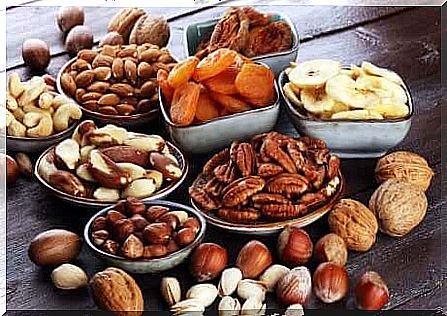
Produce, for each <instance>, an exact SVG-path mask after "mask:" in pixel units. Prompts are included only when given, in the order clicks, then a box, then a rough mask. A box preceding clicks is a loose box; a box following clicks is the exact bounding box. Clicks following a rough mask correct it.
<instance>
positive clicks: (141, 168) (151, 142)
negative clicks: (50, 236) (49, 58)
mask: <svg viewBox="0 0 447 316" xmlns="http://www.w3.org/2000/svg"><path fill="white" fill-rule="evenodd" d="M187 172H188V164H187V162H186V159H185V157H184V155H183V153H182V152H181V151H180V150H179V149H178V148H177V147H175V146H174V145H173V144H171V143H169V142H168V141H165V140H164V139H163V138H162V137H161V136H158V135H147V134H139V133H132V132H128V131H127V130H126V129H125V128H123V127H118V126H116V125H112V124H108V125H105V126H103V127H101V128H98V127H97V126H96V125H95V123H94V122H93V121H91V120H86V121H83V122H82V123H81V124H79V126H78V127H77V128H76V129H75V131H74V133H73V136H72V137H71V138H68V139H65V140H64V141H62V142H60V143H58V144H57V145H55V146H53V147H50V148H48V149H47V150H46V151H44V152H43V153H42V154H41V156H40V157H39V158H38V160H37V162H36V165H35V170H34V175H35V177H36V178H37V180H38V181H39V182H40V183H41V184H42V186H44V187H45V188H46V189H48V190H49V191H50V192H51V193H53V194H54V195H56V196H57V197H59V198H61V199H62V200H65V201H67V202H70V203H72V204H75V205H78V206H83V207H89V208H102V207H105V206H108V205H111V204H114V203H116V202H117V201H119V200H123V199H126V198H128V197H135V198H140V199H142V200H145V201H146V200H154V199H159V198H163V197H165V196H167V195H168V194H170V193H171V192H172V191H174V190H175V189H176V188H177V187H178V186H180V185H181V183H182V182H183V181H184V180H185V178H186V174H187Z"/></svg>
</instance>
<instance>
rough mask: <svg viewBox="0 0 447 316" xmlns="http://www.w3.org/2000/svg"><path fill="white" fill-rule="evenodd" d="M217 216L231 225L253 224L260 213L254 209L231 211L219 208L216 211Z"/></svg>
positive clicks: (230, 209)
mask: <svg viewBox="0 0 447 316" xmlns="http://www.w3.org/2000/svg"><path fill="white" fill-rule="evenodd" d="M217 216H219V217H220V218H222V219H224V220H226V221H228V222H232V223H253V222H254V221H256V220H257V219H259V217H261V213H260V212H259V211H258V210H256V209H254V208H243V209H240V210H239V209H232V208H221V209H219V210H218V211H217Z"/></svg>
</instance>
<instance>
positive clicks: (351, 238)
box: [328, 199, 379, 251]
mask: <svg viewBox="0 0 447 316" xmlns="http://www.w3.org/2000/svg"><path fill="white" fill-rule="evenodd" d="M328 222H329V228H330V230H331V231H332V232H334V233H335V234H337V235H339V236H340V237H341V238H343V240H344V241H345V243H346V246H347V247H348V249H351V250H356V251H367V250H369V249H370V248H371V247H372V246H373V245H374V243H375V241H376V234H377V231H378V228H379V227H378V224H377V219H376V217H375V216H374V214H373V213H372V212H371V211H370V210H369V209H368V208H367V207H366V206H365V205H363V204H362V203H360V202H358V201H355V200H351V199H342V200H340V201H339V202H338V203H337V204H336V205H334V207H333V209H332V211H331V213H330V214H329V219H328Z"/></svg>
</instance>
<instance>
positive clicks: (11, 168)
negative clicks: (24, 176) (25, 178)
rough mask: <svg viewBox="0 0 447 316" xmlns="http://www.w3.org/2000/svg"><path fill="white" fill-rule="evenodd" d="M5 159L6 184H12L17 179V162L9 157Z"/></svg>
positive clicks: (6, 156)
mask: <svg viewBox="0 0 447 316" xmlns="http://www.w3.org/2000/svg"><path fill="white" fill-rule="evenodd" d="M5 158H6V184H14V183H16V181H17V178H18V177H19V166H18V165H17V162H16V161H15V160H14V158H12V157H11V156H9V155H5Z"/></svg>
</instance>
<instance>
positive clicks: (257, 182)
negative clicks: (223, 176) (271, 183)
mask: <svg viewBox="0 0 447 316" xmlns="http://www.w3.org/2000/svg"><path fill="white" fill-rule="evenodd" d="M264 185H265V181H264V179H262V178H261V177H257V176H249V177H245V178H241V179H237V180H235V181H233V182H232V183H230V184H229V185H228V186H227V187H226V188H225V190H224V192H223V198H222V202H223V205H224V206H227V207H233V206H236V205H239V204H241V203H243V202H245V201H246V200H247V199H248V198H249V197H250V196H252V195H253V194H255V193H257V192H259V191H261V190H262V189H263V188H264Z"/></svg>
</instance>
